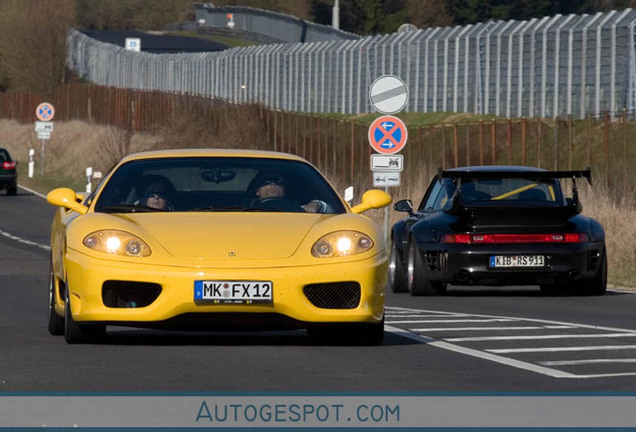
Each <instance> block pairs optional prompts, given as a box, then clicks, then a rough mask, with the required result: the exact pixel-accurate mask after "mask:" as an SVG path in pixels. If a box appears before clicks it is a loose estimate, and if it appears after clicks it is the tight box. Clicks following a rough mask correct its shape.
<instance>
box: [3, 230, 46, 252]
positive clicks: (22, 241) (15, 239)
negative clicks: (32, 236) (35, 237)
mask: <svg viewBox="0 0 636 432" xmlns="http://www.w3.org/2000/svg"><path fill="white" fill-rule="evenodd" d="M0 235H1V236H4V237H6V238H9V239H11V240H14V241H17V242H19V243H22V244H25V245H29V246H35V247H38V248H40V249H44V250H46V251H50V250H51V246H49V245H45V244H41V243H36V242H34V241H31V240H27V239H23V238H22V237H18V236H14V235H13V234H10V233H8V232H6V231H4V230H1V229H0Z"/></svg>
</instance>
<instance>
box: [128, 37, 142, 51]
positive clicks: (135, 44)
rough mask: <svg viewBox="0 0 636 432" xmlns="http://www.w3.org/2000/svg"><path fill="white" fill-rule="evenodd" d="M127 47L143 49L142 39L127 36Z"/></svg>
mask: <svg viewBox="0 0 636 432" xmlns="http://www.w3.org/2000/svg"><path fill="white" fill-rule="evenodd" d="M126 49H127V50H128V51H137V52H139V51H141V39H139V38H126Z"/></svg>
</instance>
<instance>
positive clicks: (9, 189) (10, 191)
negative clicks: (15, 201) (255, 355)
mask: <svg viewBox="0 0 636 432" xmlns="http://www.w3.org/2000/svg"><path fill="white" fill-rule="evenodd" d="M17 194H18V185H11V186H8V187H7V195H17Z"/></svg>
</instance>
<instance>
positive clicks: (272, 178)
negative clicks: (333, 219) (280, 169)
mask: <svg viewBox="0 0 636 432" xmlns="http://www.w3.org/2000/svg"><path fill="white" fill-rule="evenodd" d="M256 196H257V197H258V199H257V202H258V201H260V202H263V201H265V200H268V199H284V198H285V181H284V179H283V176H281V175H280V174H268V175H264V176H262V178H261V179H260V181H259V182H258V183H257V189H256ZM301 207H302V208H303V210H305V211H306V212H308V213H324V212H326V211H328V205H327V203H325V202H324V201H320V200H312V201H309V202H308V203H307V204H305V205H301Z"/></svg>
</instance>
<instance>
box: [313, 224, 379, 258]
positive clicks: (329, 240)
mask: <svg viewBox="0 0 636 432" xmlns="http://www.w3.org/2000/svg"><path fill="white" fill-rule="evenodd" d="M372 247H373V240H371V238H370V237H369V236H367V235H365V234H362V233H361V232H358V231H336V232H332V233H331V234H327V235H326V236H323V237H321V238H320V239H319V240H318V241H317V242H316V243H314V245H313V246H312V248H311V254H312V255H313V256H315V257H316V258H334V257H344V256H349V255H355V254H359V253H362V252H366V251H368V250H369V249H371V248H372Z"/></svg>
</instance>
